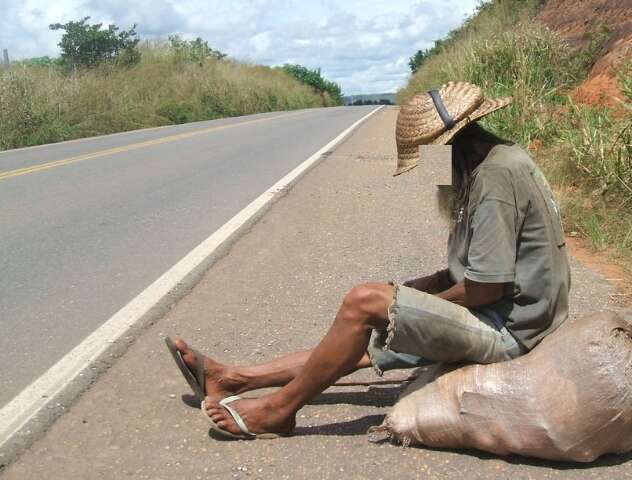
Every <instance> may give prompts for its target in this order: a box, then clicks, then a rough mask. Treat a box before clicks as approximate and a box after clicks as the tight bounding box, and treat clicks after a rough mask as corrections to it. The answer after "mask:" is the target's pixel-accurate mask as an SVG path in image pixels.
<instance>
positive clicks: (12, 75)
mask: <svg viewBox="0 0 632 480" xmlns="http://www.w3.org/2000/svg"><path fill="white" fill-rule="evenodd" d="M334 103H335V102H334V101H333V100H331V99H330V98H329V97H328V96H327V95H322V94H319V93H317V92H315V91H314V90H313V89H312V88H310V87H308V86H306V85H304V84H301V83H300V82H298V81H297V80H295V79H293V78H291V77H290V76H288V75H287V74H285V73H284V72H282V71H281V70H277V69H272V68H268V67H263V66H256V65H248V64H244V63H238V62H235V61H230V60H218V59H213V58H208V59H205V60H204V61H201V62H190V61H184V60H183V59H182V58H181V57H180V56H178V55H176V54H174V52H173V51H172V50H171V49H169V48H168V47H167V46H166V45H163V44H146V45H145V46H144V47H143V48H142V60H141V62H140V64H138V65H136V66H134V67H131V68H121V67H116V66H113V65H103V66H101V67H99V68H96V69H93V70H86V71H77V72H75V73H71V74H67V73H65V72H63V71H62V70H60V69H58V68H56V67H54V66H50V67H42V66H34V65H28V64H15V65H13V66H12V67H11V68H10V69H8V70H0V150H2V149H10V148H16V147H22V146H29V145H37V144H42V143H49V142H57V141H61V140H67V139H73V138H80V137H86V136H91V135H101V134H107V133H114V132H120V131H125V130H132V129H137V128H143V127H153V126H159V125H168V124H175V123H185V122H190V121H197V120H208V119H214V118H220V117H227V116H235V115H246V114H251V113H257V112H267V111H275V110H290V109H298V108H309V107H319V106H329V105H333V104H334Z"/></svg>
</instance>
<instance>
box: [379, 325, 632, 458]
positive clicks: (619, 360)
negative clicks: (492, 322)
mask: <svg viewBox="0 0 632 480" xmlns="http://www.w3.org/2000/svg"><path fill="white" fill-rule="evenodd" d="M631 321H632V318H631V317H630V315H627V316H626V318H623V317H622V316H620V315H618V314H615V313H612V312H607V313H598V314H594V315H590V316H587V317H584V318H581V319H579V320H575V321H571V320H569V321H567V322H566V323H565V324H563V325H562V326H561V327H560V328H559V329H558V330H557V331H556V332H554V333H553V334H551V335H550V336H548V337H547V338H545V339H544V341H543V342H542V343H541V344H540V345H538V346H537V347H536V348H535V349H534V350H532V351H531V352H530V353H529V354H527V355H525V356H523V357H520V358H517V359H515V360H511V361H508V362H504V363H498V364H492V365H470V366H466V367H462V368H457V369H455V367H438V368H436V369H435V370H434V371H432V372H430V373H429V375H426V376H424V377H420V378H418V379H417V380H416V381H415V382H414V383H413V384H411V385H410V386H409V388H408V389H407V390H406V391H405V392H404V394H403V395H402V398H400V400H399V401H398V403H397V404H396V405H395V406H394V407H393V410H392V411H391V412H390V414H389V415H388V416H387V418H386V420H385V422H384V425H383V427H382V428H384V429H386V430H388V431H389V432H390V434H391V435H392V436H393V437H394V438H395V439H398V440H400V441H402V442H403V443H404V444H409V443H412V444H422V445H428V446H433V447H449V448H477V449H480V450H486V451H488V452H493V453H496V454H499V455H507V454H511V453H515V454H519V455H525V456H531V457H538V458H544V459H550V460H572V461H578V462H590V461H592V460H594V459H596V458H597V457H599V456H601V455H603V454H605V453H624V452H628V451H630V450H631V449H632V326H631V323H630V322H631ZM450 370H452V371H450ZM446 372H447V373H446Z"/></svg>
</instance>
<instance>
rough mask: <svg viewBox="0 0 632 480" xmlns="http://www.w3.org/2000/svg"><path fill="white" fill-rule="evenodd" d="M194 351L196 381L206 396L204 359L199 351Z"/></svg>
mask: <svg viewBox="0 0 632 480" xmlns="http://www.w3.org/2000/svg"><path fill="white" fill-rule="evenodd" d="M191 350H193V353H195V363H196V365H195V379H196V380H197V383H198V385H199V386H200V388H201V389H202V393H203V394H204V395H205V396H206V376H205V375H204V357H203V356H202V355H201V354H200V352H198V351H197V350H194V349H191Z"/></svg>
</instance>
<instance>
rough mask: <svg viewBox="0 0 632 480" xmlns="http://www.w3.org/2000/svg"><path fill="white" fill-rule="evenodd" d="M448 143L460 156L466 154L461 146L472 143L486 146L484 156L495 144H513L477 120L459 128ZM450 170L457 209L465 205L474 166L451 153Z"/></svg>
mask: <svg viewBox="0 0 632 480" xmlns="http://www.w3.org/2000/svg"><path fill="white" fill-rule="evenodd" d="M450 143H451V144H452V146H453V148H454V147H456V148H457V149H458V151H459V155H460V156H461V157H466V156H467V153H466V149H464V148H463V147H464V146H467V145H472V144H474V143H477V144H479V145H484V146H485V147H486V148H485V150H486V152H485V156H487V153H489V150H491V149H492V148H493V147H495V146H496V145H508V146H511V145H513V144H514V142H511V141H509V140H505V139H504V138H501V137H499V136H497V135H494V134H493V133H492V132H490V131H488V130H485V129H484V128H483V127H481V126H480V125H479V124H478V123H477V122H472V123H470V124H469V125H468V126H467V127H465V128H464V129H463V130H461V131H460V132H459V133H458V134H457V135H456V136H455V137H454V138H453V139H452V142H450ZM461 160H462V159H461ZM481 160H482V159H481ZM479 163H480V162H479ZM452 170H453V175H452V178H453V179H454V180H453V182H454V185H453V186H454V188H455V190H456V193H457V198H456V207H457V209H460V208H462V207H467V203H468V200H469V192H470V184H471V183H472V178H473V170H474V168H472V164H471V163H470V162H463V161H455V156H454V154H453V156H452Z"/></svg>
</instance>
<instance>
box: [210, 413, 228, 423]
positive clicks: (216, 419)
mask: <svg viewBox="0 0 632 480" xmlns="http://www.w3.org/2000/svg"><path fill="white" fill-rule="evenodd" d="M211 420H213V421H214V422H215V423H217V422H221V421H223V420H226V416H225V415H223V414H221V413H214V414H212V415H211Z"/></svg>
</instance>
